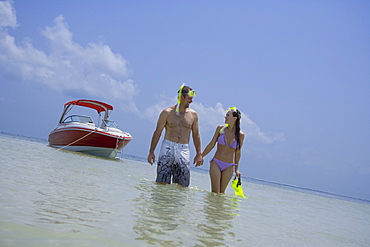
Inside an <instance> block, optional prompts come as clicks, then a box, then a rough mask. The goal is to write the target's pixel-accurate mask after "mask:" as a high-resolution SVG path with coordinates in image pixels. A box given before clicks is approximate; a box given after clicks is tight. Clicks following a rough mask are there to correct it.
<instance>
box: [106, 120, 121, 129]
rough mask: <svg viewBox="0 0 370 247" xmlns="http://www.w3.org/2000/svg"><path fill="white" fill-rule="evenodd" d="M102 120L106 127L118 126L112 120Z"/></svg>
mask: <svg viewBox="0 0 370 247" xmlns="http://www.w3.org/2000/svg"><path fill="white" fill-rule="evenodd" d="M103 121H104V120H103ZM104 122H105V126H107V127H113V128H118V125H117V124H116V123H115V122H114V121H113V120H105V121H104Z"/></svg>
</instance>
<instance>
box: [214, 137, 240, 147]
mask: <svg viewBox="0 0 370 247" xmlns="http://www.w3.org/2000/svg"><path fill="white" fill-rule="evenodd" d="M217 141H218V143H219V144H220V145H224V146H228V147H231V148H237V147H238V143H237V141H236V140H234V141H233V143H231V144H230V145H226V137H225V135H224V134H221V135H220V136H219V137H218V139H217Z"/></svg>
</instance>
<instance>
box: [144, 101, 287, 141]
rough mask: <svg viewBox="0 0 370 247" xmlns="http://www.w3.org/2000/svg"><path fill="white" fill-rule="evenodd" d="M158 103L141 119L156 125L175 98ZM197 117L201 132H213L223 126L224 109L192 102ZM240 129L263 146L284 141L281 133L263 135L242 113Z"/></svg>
mask: <svg viewBox="0 0 370 247" xmlns="http://www.w3.org/2000/svg"><path fill="white" fill-rule="evenodd" d="M157 100H158V101H159V102H158V103H156V104H154V105H152V106H150V107H148V108H147V109H146V111H145V113H144V114H143V117H144V118H146V119H148V120H149V121H151V122H153V123H156V122H157V120H158V116H159V114H160V113H161V111H162V110H163V109H165V108H166V107H169V106H172V105H174V104H176V97H172V98H171V97H166V96H165V95H163V94H162V95H160V97H159V98H158V99H157ZM190 107H191V108H193V109H194V110H195V111H196V112H197V113H198V116H199V125H200V126H201V130H211V131H213V130H215V129H216V126H218V125H223V124H224V123H225V122H224V116H225V112H226V108H224V107H223V106H222V104H221V103H220V102H218V103H217V104H216V105H215V106H214V107H206V106H204V105H203V104H201V103H198V102H193V103H192V104H191V106H190ZM241 129H242V131H243V132H244V133H245V135H246V138H247V139H248V140H254V141H258V142H261V143H264V144H272V143H274V142H277V141H284V134H283V133H276V134H275V135H274V136H269V135H267V134H266V133H264V132H263V131H262V130H261V128H260V127H259V126H258V125H257V124H256V123H255V122H253V121H252V120H251V119H250V117H249V116H248V115H246V114H244V113H242V120H241Z"/></svg>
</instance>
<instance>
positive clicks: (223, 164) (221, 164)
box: [210, 133, 238, 172]
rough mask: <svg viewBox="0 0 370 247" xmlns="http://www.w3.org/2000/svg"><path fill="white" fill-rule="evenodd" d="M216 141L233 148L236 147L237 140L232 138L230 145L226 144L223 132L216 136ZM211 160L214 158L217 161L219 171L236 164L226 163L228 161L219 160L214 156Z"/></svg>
mask: <svg viewBox="0 0 370 247" xmlns="http://www.w3.org/2000/svg"><path fill="white" fill-rule="evenodd" d="M217 142H218V144H220V145H224V146H228V147H231V148H234V149H235V148H237V147H238V142H237V141H236V140H234V141H233V143H231V144H230V145H227V144H226V137H225V134H223V133H222V134H221V135H220V136H219V137H218V139H217ZM212 160H214V161H215V162H216V163H217V165H218V167H219V168H220V170H221V172H222V171H223V170H225V169H226V168H228V167H229V166H235V165H236V164H233V163H228V162H225V161H221V160H218V159H215V158H213V159H211V161H210V162H212Z"/></svg>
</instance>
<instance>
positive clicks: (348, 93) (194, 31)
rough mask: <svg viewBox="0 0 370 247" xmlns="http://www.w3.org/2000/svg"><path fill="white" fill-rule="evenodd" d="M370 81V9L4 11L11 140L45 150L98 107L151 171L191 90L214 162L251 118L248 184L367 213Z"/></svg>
mask: <svg viewBox="0 0 370 247" xmlns="http://www.w3.org/2000/svg"><path fill="white" fill-rule="evenodd" d="M369 68H370V2H368V1H351V0H348V1H340V0H338V1H329V0H327V1H325V0H324V1H293V0H292V1H207V0H206V1H192V0H190V1H166V0H164V1H118V0H116V1H113V0H107V1H87V0H86V1H85V0H79V1H46V0H44V1H38V0H34V1H28V0H19V1H17V0H16V1H0V107H1V109H2V114H1V122H0V131H3V132H11V133H16V134H22V135H26V136H33V137H39V138H44V139H47V136H48V134H49V132H50V131H51V130H52V129H53V128H54V127H56V124H57V121H58V119H59V117H60V114H61V112H62V108H63V104H64V103H65V102H67V101H69V100H73V99H79V98H89V99H97V100H101V101H104V102H108V103H111V104H112V105H113V106H114V107H115V109H114V111H113V113H112V115H111V118H112V119H113V120H115V121H116V122H117V124H118V125H119V126H120V127H121V129H123V130H125V131H128V132H130V133H131V134H132V135H133V137H134V140H133V141H132V142H131V143H130V144H129V145H128V146H127V147H126V148H125V149H124V153H126V154H132V155H137V156H140V157H146V156H147V153H148V149H149V142H150V138H151V136H152V133H153V131H154V128H155V124H156V121H157V118H158V114H159V112H160V111H161V110H162V109H163V108H165V107H167V106H171V105H174V104H175V103H176V92H177V90H178V88H179V87H180V86H181V84H182V83H183V82H185V83H186V84H187V85H189V86H191V87H192V88H193V89H194V90H196V91H197V96H196V97H195V98H194V102H193V104H192V105H191V107H192V108H193V109H195V110H196V111H198V113H199V118H200V120H199V121H200V131H201V138H202V147H203V148H204V147H205V146H206V145H207V143H208V142H209V141H210V139H211V137H212V135H213V133H214V130H215V128H216V126H217V125H219V124H223V115H224V113H225V112H224V111H225V110H226V109H227V108H228V107H230V106H236V107H238V108H239V109H240V110H241V111H242V112H243V118H242V130H243V131H244V132H245V133H246V141H245V145H244V148H243V150H242V160H241V164H240V167H241V172H242V173H243V176H248V177H253V178H258V179H264V180H269V181H274V182H279V183H285V184H291V185H297V186H302V187H307V188H311V189H317V190H323V191H327V192H333V193H338V194H342V195H347V196H353V197H359V198H364V199H370V152H369V147H370V128H369V126H370V125H369V124H370V110H369V106H370V97H369V95H368V94H369V92H370V69H369ZM193 154H194V152H193ZM210 157H211V155H209V157H206V162H205V163H206V164H208V161H209V158H210ZM207 166H208V165H205V166H204V167H203V168H207ZM148 169H153V168H150V166H149V165H148ZM153 179H154V174H153Z"/></svg>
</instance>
